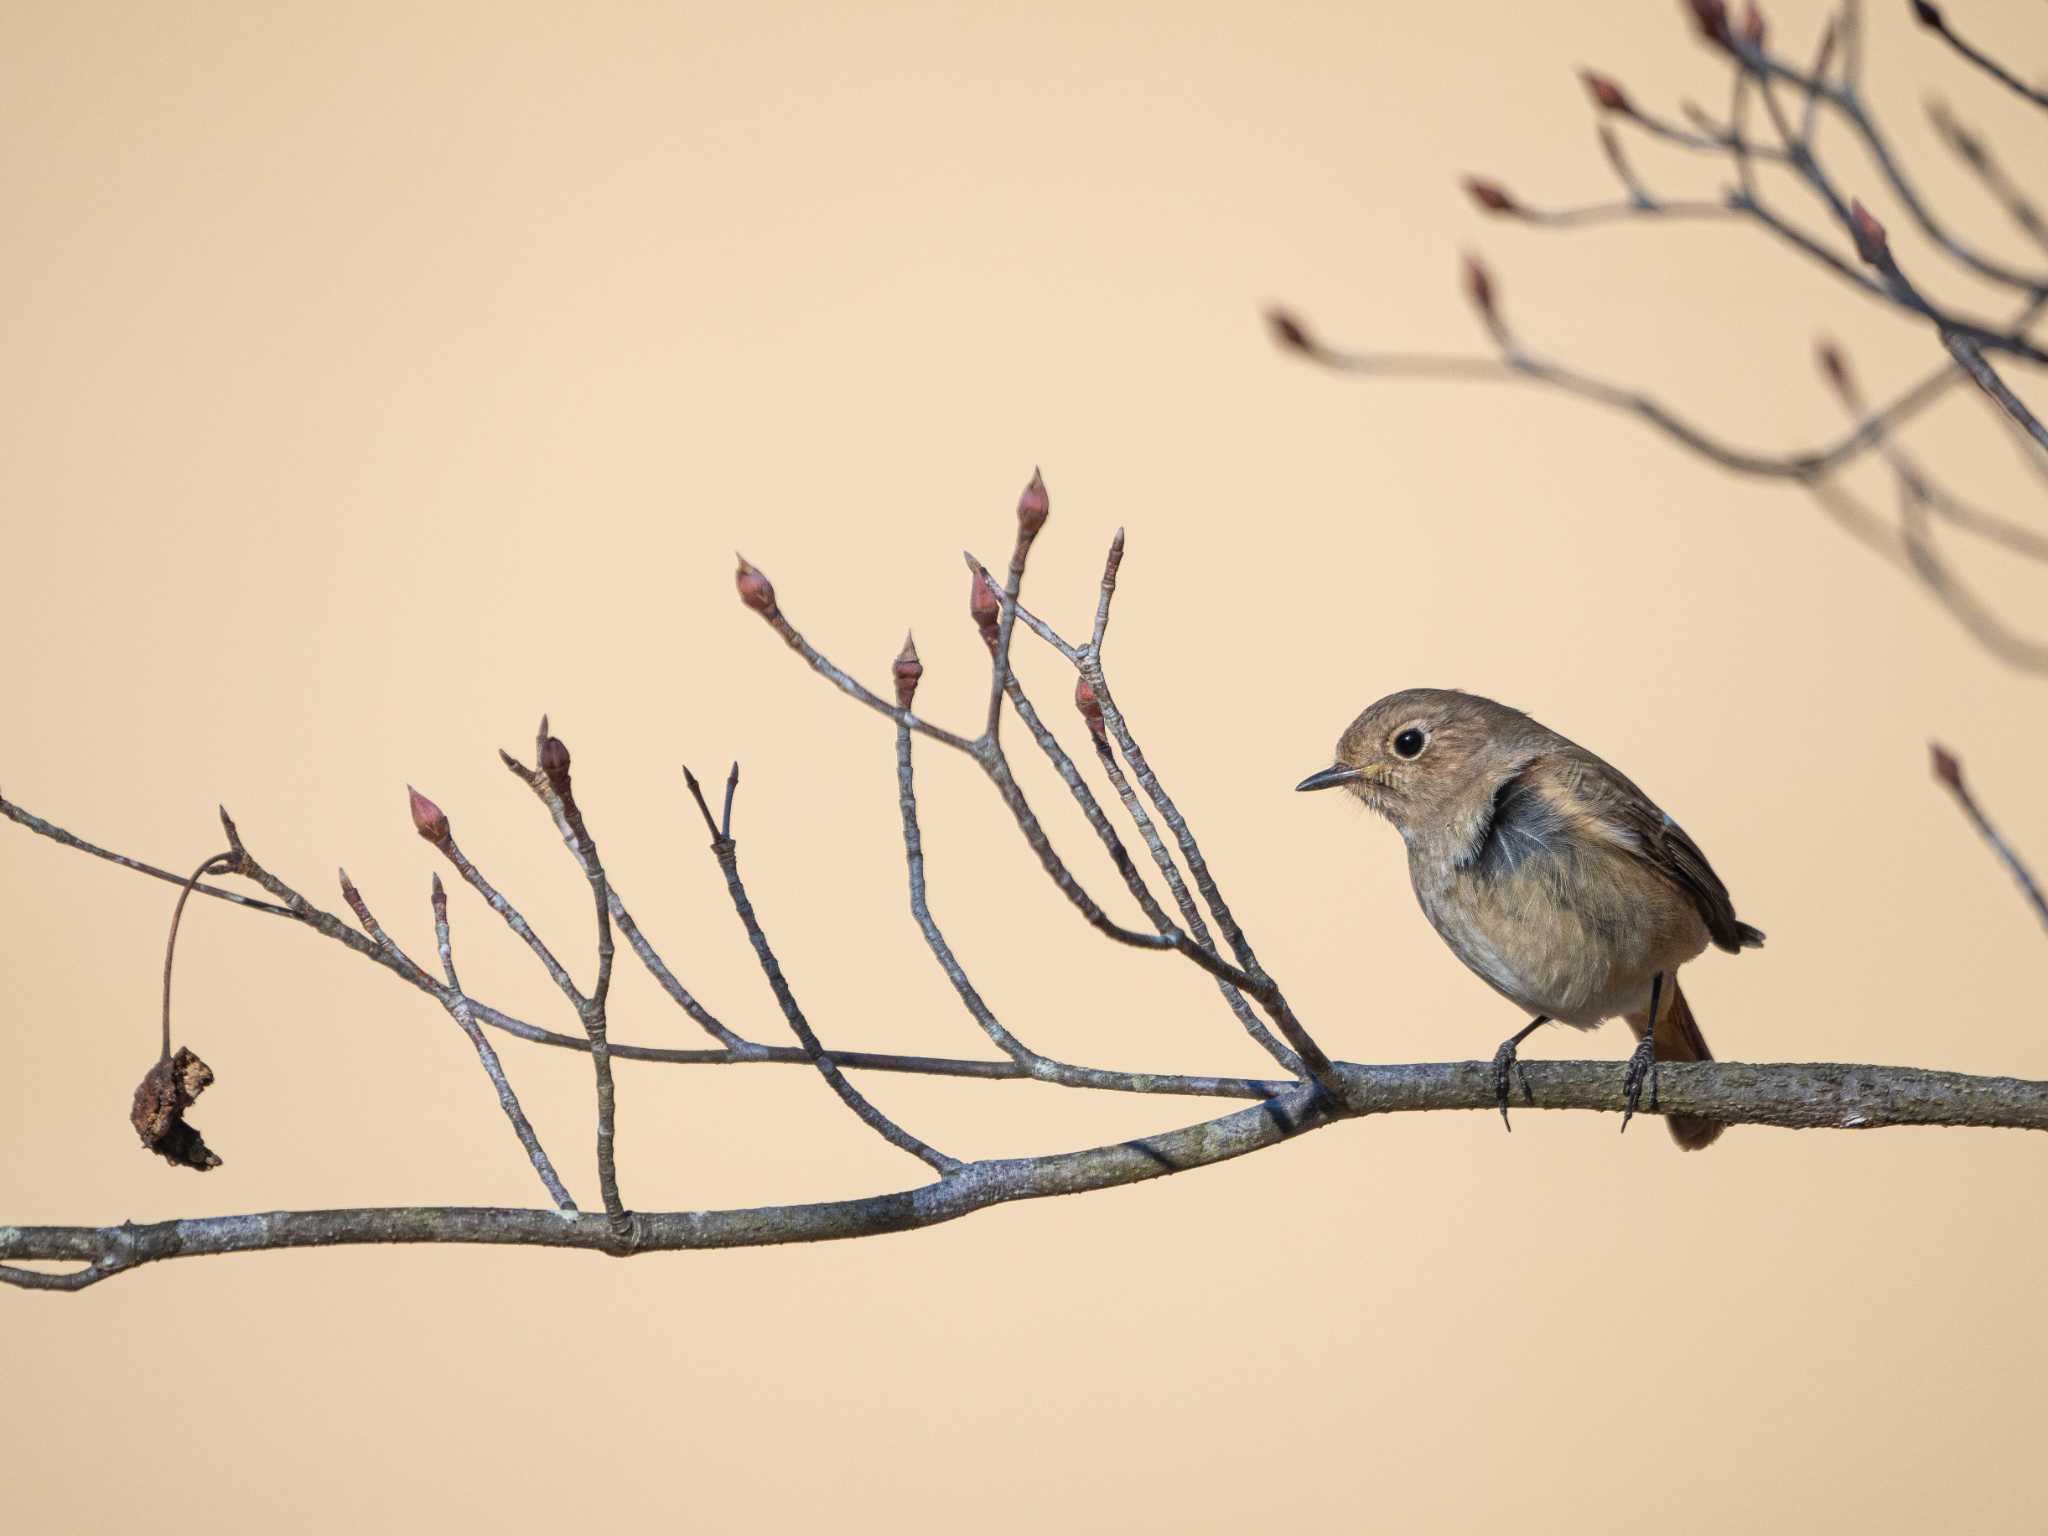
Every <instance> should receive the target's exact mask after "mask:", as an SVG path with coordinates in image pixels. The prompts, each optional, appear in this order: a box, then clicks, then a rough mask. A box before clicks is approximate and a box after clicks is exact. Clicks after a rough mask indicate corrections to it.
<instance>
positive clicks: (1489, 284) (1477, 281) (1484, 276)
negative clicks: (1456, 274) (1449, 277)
mask: <svg viewBox="0 0 2048 1536" xmlns="http://www.w3.org/2000/svg"><path fill="white" fill-rule="evenodd" d="M1465 296H1466V297H1467V298H1469V299H1470V300H1471V301H1472V304H1473V307H1474V308H1475V309H1477V310H1478V311H1479V313H1480V314H1481V315H1483V316H1485V317H1486V323H1487V324H1488V325H1494V324H1497V323H1498V320H1499V317H1498V315H1497V314H1496V313H1495V312H1494V307H1493V276H1492V274H1491V273H1489V272H1488V271H1487V270H1486V264H1485V263H1484V262H1482V261H1481V260H1480V259H1479V258H1478V257H1477V256H1470V255H1468V256H1467V257H1466V258H1465Z"/></svg>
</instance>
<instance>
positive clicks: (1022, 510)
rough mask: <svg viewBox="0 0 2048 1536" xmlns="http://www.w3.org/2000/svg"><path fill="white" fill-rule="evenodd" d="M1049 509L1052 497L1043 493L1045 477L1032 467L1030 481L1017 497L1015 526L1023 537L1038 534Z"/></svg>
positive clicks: (1050, 508)
mask: <svg viewBox="0 0 2048 1536" xmlns="http://www.w3.org/2000/svg"><path fill="white" fill-rule="evenodd" d="M1050 511H1052V498H1051V497H1049V496H1047V495H1046V494H1045V477H1044V476H1042V475H1040V474H1039V472H1038V471H1037V470H1035V469H1034V470H1032V471H1031V483H1030V484H1029V485H1027V486H1025V487H1024V494H1023V495H1022V496H1019V497H1018V498H1017V526H1018V528H1019V529H1021V530H1022V531H1023V534H1024V537H1025V538H1027V539H1032V538H1036V537H1037V536H1038V530H1039V529H1041V528H1043V527H1044V526H1045V518H1046V514H1047V513H1049V512H1050Z"/></svg>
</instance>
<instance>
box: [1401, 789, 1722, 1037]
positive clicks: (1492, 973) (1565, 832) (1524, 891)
mask: <svg viewBox="0 0 2048 1536" xmlns="http://www.w3.org/2000/svg"><path fill="white" fill-rule="evenodd" d="M1409 875H1410V877H1411V879H1412V880H1413V882H1414V885H1415V894H1416V896H1417V897H1418V898H1419V899H1420V900H1421V903H1422V910H1423V912H1424V913H1425V914H1426V915H1427V916H1428V918H1429V921H1430V923H1431V925H1432V926H1433V927H1434V928H1435V929H1436V931H1437V932H1438V933H1439V934H1440V935H1442V937H1443V940H1444V942H1445V943H1446V944H1448V945H1449V946H1450V947H1451V950H1452V952H1453V953H1455V954H1456V955H1457V957H1458V958H1459V959H1460V960H1462V961H1464V962H1465V964H1466V965H1467V966H1469V967H1470V968H1471V969H1472V970H1473V971H1474V972H1475V973H1476V974H1477V975H1479V976H1480V977H1481V978H1482V979H1483V980H1485V981H1486V982H1487V983H1488V984H1489V985H1491V986H1492V987H1493V988H1494V990H1495V991H1497V992H1499V993H1501V994H1502V995H1503V996H1505V997H1508V998H1510V999H1512V1000H1513V1001H1514V1002H1515V1003H1516V1004H1518V1005H1519V1006H1520V1007H1522V1008H1523V1009H1525V1010H1527V1011H1528V1012H1529V1013H1531V1014H1539V1013H1540V1014H1548V1015H1549V1016H1550V1017H1551V1018H1553V1019H1556V1020H1558V1021H1559V1022H1561V1023H1566V1024H1577V1025H1580V1026H1582V1027H1590V1026H1592V1025H1595V1024H1598V1023H1600V1022H1601V1021H1602V1020H1603V1019H1611V1018H1615V1017H1617V1016H1619V1015H1621V1014H1625V1013H1631V1012H1641V1011H1642V1010H1643V1009H1644V1008H1645V1007H1647V1006H1648V1002H1649V992H1650V980H1651V977H1652V976H1654V975H1655V974H1656V973H1657V972H1659V971H1664V972H1667V973H1668V972H1670V971H1673V970H1675V969H1676V968H1677V967H1678V966H1680V965H1682V964H1684V963H1685V962H1686V961H1688V960H1691V959H1693V958H1695V957H1696V956H1697V955H1698V954H1699V953H1700V952H1701V951H1702V950H1703V949H1705V948H1706V947H1707V939H1708V934H1707V926H1706V924H1705V922H1704V921H1703V920H1702V919H1701V917H1700V914H1699V911H1698V909H1697V907H1696V906H1695V905H1694V903H1693V902H1692V901H1691V899H1690V898H1688V897H1687V896H1685V895H1684V894H1683V893H1681V892H1680V891H1678V890H1677V889H1676V888H1674V887H1673V886H1671V885H1670V884H1669V882H1667V881H1665V880H1663V879H1662V878H1660V877H1659V876H1657V875H1656V874H1655V873H1654V872H1652V871H1650V870H1649V869H1647V868H1646V867H1645V866H1644V864H1643V863H1642V861H1641V860H1639V859H1636V858H1633V857H1631V856H1630V855H1629V854H1628V853H1627V852H1625V851H1624V850H1622V849H1620V848H1618V847H1616V846H1615V845H1613V844H1612V843H1609V842H1607V841H1605V840H1604V839H1600V838H1596V837H1592V836H1588V835H1586V834H1584V833H1581V832H1578V831H1576V830H1575V829H1573V828H1570V827H1567V826H1559V827H1556V828H1554V829H1552V831H1551V834H1550V835H1548V836H1546V837H1544V838H1542V839H1541V840H1540V841H1535V842H1532V843H1531V844H1530V846H1528V847H1527V848H1525V849H1523V850H1521V851H1520V853H1519V855H1518V856H1517V857H1514V858H1512V859H1497V860H1493V861H1490V862H1483V863H1474V864H1468V865H1458V864H1453V863H1450V862H1447V861H1445V860H1443V859H1441V858H1426V857H1418V856H1417V853H1416V850H1415V849H1414V848H1413V847H1412V846H1411V849H1410V857H1409Z"/></svg>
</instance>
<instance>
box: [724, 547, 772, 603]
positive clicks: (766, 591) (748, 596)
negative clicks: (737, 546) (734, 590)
mask: <svg viewBox="0 0 2048 1536" xmlns="http://www.w3.org/2000/svg"><path fill="white" fill-rule="evenodd" d="M735 558H736V559H737V560H738V561H739V563H740V568H739V570H738V571H736V572H735V573H734V574H733V585H734V586H736V587H738V588H739V592H740V601H741V602H743V603H745V604H746V605H747V606H748V607H749V608H751V609H753V610H754V612H756V613H758V614H761V615H762V616H764V617H766V616H767V615H769V614H772V613H774V612H775V585H774V583H773V582H771V581H769V579H768V578H767V577H766V576H763V575H762V574H761V573H760V572H759V571H757V570H755V569H754V567H753V566H751V565H749V564H748V563H747V557H746V556H745V555H739V556H736V557H735Z"/></svg>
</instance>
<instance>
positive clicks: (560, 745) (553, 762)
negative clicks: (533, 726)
mask: <svg viewBox="0 0 2048 1536" xmlns="http://www.w3.org/2000/svg"><path fill="white" fill-rule="evenodd" d="M540 771H541V772H542V773H544V774H546V775H547V776H548V782H549V783H550V784H552V785H554V787H555V793H556V794H558V795H563V794H567V793H568V792H569V748H568V745H567V744H566V743H565V742H564V741H563V740H562V738H561V737H559V736H549V737H548V738H546V739H545V740H544V741H542V742H541V744H540Z"/></svg>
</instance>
